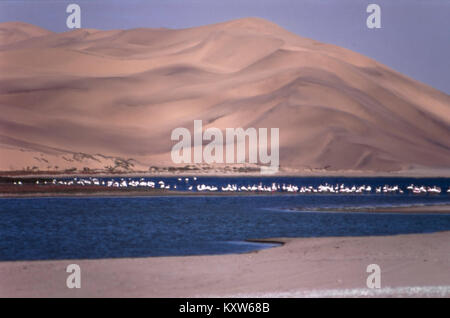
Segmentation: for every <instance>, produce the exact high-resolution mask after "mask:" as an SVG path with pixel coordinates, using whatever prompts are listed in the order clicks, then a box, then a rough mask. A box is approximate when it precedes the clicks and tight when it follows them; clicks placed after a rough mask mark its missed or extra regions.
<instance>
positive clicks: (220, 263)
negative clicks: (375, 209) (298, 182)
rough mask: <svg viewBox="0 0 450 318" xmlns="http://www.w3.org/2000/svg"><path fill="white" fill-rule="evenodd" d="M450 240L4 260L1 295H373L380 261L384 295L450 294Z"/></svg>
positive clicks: (427, 237)
mask: <svg viewBox="0 0 450 318" xmlns="http://www.w3.org/2000/svg"><path fill="white" fill-rule="evenodd" d="M449 240H450V231H444V232H435V233H426V234H400V235H393V236H362V237H322V238H271V239H262V240H257V241H264V242H269V241H270V242H278V243H282V245H280V246H277V247H275V248H268V249H263V250H258V251H254V252H247V253H240V254H225V255H201V256H170V257H149V258H117V259H91V260H57V261H13V262H11V261H9V262H0V279H1V280H2V285H1V286H0V297H264V295H269V296H268V297H321V295H322V296H325V297H334V296H336V297H340V296H344V297H353V296H355V297H356V296H358V295H354V294H352V293H351V292H348V290H351V291H354V292H358V293H360V294H361V295H362V296H367V297H370V296H371V295H370V293H369V294H366V292H367V291H368V289H367V287H366V279H367V275H368V274H367V272H366V267H367V266H368V265H369V264H373V263H375V264H378V265H380V267H381V270H382V278H381V282H382V289H381V290H379V292H380V293H379V295H382V296H383V297H386V296H387V297H398V296H399V295H398V294H399V293H404V294H406V295H409V296H411V294H410V293H411V292H413V291H417V290H418V288H419V289H420V288H422V289H420V290H421V291H420V293H419V295H416V294H413V295H412V296H414V295H415V296H425V297H426V296H430V295H431V294H432V293H433V292H436V290H438V291H440V294H438V296H440V297H450V275H449V268H450V245H449V244H448V241H449ZM430 246H432V247H433V248H430ZM69 264H78V265H79V266H80V268H81V272H82V283H81V284H82V287H81V288H80V289H68V288H67V287H66V279H67V276H68V275H69V274H67V273H66V270H65V269H66V267H67V265H69ZM430 286H431V287H430ZM414 288H415V289H414ZM430 288H431V289H430ZM336 290H344V291H345V290H347V292H344V293H343V294H342V295H339V294H338V295H336V294H335V292H330V291H336ZM427 293H428V294H427ZM314 295H316V296H314ZM327 295H328V296H327ZM361 295H359V296H361ZM372 296H374V297H376V296H377V294H376V293H375V294H374V295H372ZM431 296H432V295H431Z"/></svg>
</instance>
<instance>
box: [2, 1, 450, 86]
mask: <svg viewBox="0 0 450 318" xmlns="http://www.w3.org/2000/svg"><path fill="white" fill-rule="evenodd" d="M69 3H77V4H79V5H80V6H81V10H82V22H81V23H82V27H85V28H96V29H105V30H106V29H128V28H135V27H169V28H185V27H191V26H198V25H205V24H210V23H216V22H221V21H226V20H231V19H236V18H241V17H249V16H255V17H261V18H265V19H268V20H270V21H272V22H275V23H277V24H278V25H280V26H282V27H284V28H286V29H288V30H290V31H292V32H294V33H297V34H299V35H301V36H305V37H309V38H313V39H315V40H318V41H322V42H326V43H333V44H336V45H339V46H343V47H346V48H349V49H351V50H354V51H356V52H359V53H362V54H364V55H367V56H370V57H372V58H374V59H376V60H378V61H379V62H382V63H384V64H386V65H388V66H390V67H392V68H394V69H396V70H398V71H400V72H402V73H403V74H406V75H409V76H411V77H413V78H415V79H417V80H420V81H422V82H424V83H427V84H429V85H431V86H433V87H435V88H437V89H440V90H442V91H444V92H446V93H447V94H450V62H449V57H450V0H370V1H367V0H222V1H217V0H146V1H145V0H123V1H119V0H83V1H80V0H71V1H65V0H51V1H50V0H44V1H40V0H0V22H5V21H23V22H28V23H32V24H35V25H39V26H41V27H44V28H46V29H50V30H52V31H58V32H61V31H65V30H67V27H66V18H67V14H66V6H67V5H68V4H69ZM370 3H376V4H378V5H380V7H381V26H382V28H381V29H368V28H367V27H366V18H367V16H368V13H366V7H367V5H368V4H370Z"/></svg>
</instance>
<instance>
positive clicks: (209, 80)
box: [0, 18, 450, 176]
mask: <svg viewBox="0 0 450 318" xmlns="http://www.w3.org/2000/svg"><path fill="white" fill-rule="evenodd" d="M0 30H1V31H2V37H1V38H0V72H1V74H2V76H1V79H0V111H1V113H2V118H1V120H0V153H1V159H0V171H3V172H5V171H28V172H30V171H31V172H38V171H59V172H64V171H76V172H78V173H79V172H83V171H98V172H102V171H103V172H105V171H106V172H112V171H113V172H116V171H122V172H130V171H140V172H142V171H149V169H150V170H151V167H152V166H157V167H168V166H171V165H173V163H172V161H171V157H170V150H171V148H172V146H173V144H174V143H175V142H172V141H171V140H170V134H171V131H172V130H173V129H174V128H177V127H185V128H188V129H191V130H192V128H193V127H192V125H193V120H195V119H201V120H203V128H204V129H206V128H209V127H216V128H219V129H221V130H224V129H225V128H227V127H230V128H234V127H243V128H248V127H254V128H259V127H265V128H280V163H281V169H282V172H283V171H284V172H285V173H288V174H309V173H317V174H333V173H335V172H336V171H338V173H339V174H341V175H342V174H344V175H346V174H347V173H358V172H359V173H364V174H366V175H369V174H371V173H384V174H386V173H391V172H398V171H401V172H402V173H403V174H408V173H414V172H415V171H418V172H419V174H423V172H424V171H425V172H426V171H429V169H434V170H433V171H438V172H436V174H438V175H440V176H450V169H449V167H450V150H449V149H450V138H448V137H449V135H450V134H449V127H450V111H449V110H450V96H449V95H447V94H445V93H443V92H440V91H438V90H436V89H433V88H432V87H429V86H427V85H424V84H422V83H420V82H418V81H416V80H414V79H411V78H408V77H406V76H404V75H402V74H400V73H398V72H396V71H394V70H392V69H390V68H388V67H386V66H384V65H382V64H380V63H378V62H376V61H374V60H372V59H370V58H367V57H365V56H363V55H360V54H358V53H355V52H352V51H349V50H347V49H344V48H340V47H337V46H334V45H330V44H325V43H320V42H317V41H314V40H312V39H307V38H304V37H301V36H299V35H296V34H293V33H290V32H288V31H287V30H285V29H283V28H281V27H279V26H277V25H275V24H273V23H271V22H269V21H266V20H263V19H259V18H245V19H239V20H233V21H228V22H223V23H218V24H213V25H206V26H202V27H196V28H190V29H180V30H173V29H144V28H142V29H132V30H110V31H99V30H92V29H79V30H74V31H68V32H63V33H53V32H50V31H46V30H43V29H41V28H39V27H36V26H33V25H29V24H26V23H19V22H8V23H2V24H0ZM212 172H215V173H217V171H214V170H212ZM425 174H426V173H425Z"/></svg>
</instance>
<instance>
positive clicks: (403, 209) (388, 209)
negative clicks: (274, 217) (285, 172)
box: [290, 203, 450, 214]
mask: <svg viewBox="0 0 450 318" xmlns="http://www.w3.org/2000/svg"><path fill="white" fill-rule="evenodd" d="M290 211H293V212H306V213H308V212H311V213H314V212H317V213H386V214H389V213H396V214H450V204H449V203H437V204H414V203H413V204H411V205H399V206H377V207H344V208H333V209H332V208H314V209H312V208H301V207H300V208H293V209H291V210H290Z"/></svg>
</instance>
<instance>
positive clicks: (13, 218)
mask: <svg viewBox="0 0 450 318" xmlns="http://www.w3.org/2000/svg"><path fill="white" fill-rule="evenodd" d="M204 179H206V178H202V179H199V180H198V181H199V182H200V181H201V182H205V180H204ZM248 179H249V178H245V179H244V178H232V180H233V183H237V182H242V183H254V182H255V181H258V180H259V179H257V178H255V180H251V181H249V180H248ZM256 179H257V180H256ZM285 179H287V178H277V182H280V180H281V181H283V180H285ZM289 179H291V178H289ZM304 179H305V178H296V179H294V180H289V181H283V182H291V183H293V182H295V183H296V184H301V183H302V182H306V181H305V180H304ZM331 179H332V178H327V179H326V182H328V183H330V184H333V182H342V181H333V180H331ZM264 180H267V182H268V184H270V183H269V182H272V181H273V180H268V179H264ZM388 181H389V182H388ZM208 182H209V183H210V184H218V185H220V184H227V183H230V181H229V180H227V179H224V178H209V180H208ZM258 182H259V181H258ZM307 182H308V184H313V182H315V183H317V184H319V183H323V182H324V179H323V178H308V179H307ZM345 182H346V184H349V185H351V184H358V183H357V182H361V184H362V183H365V184H373V185H375V184H381V185H383V184H391V185H393V184H400V183H405V185H408V184H410V183H414V184H418V185H430V186H431V185H438V186H441V187H442V188H443V190H444V191H446V189H447V187H448V184H449V180H448V179H414V180H412V179H393V180H386V178H375V179H364V180H360V179H358V178H352V179H346V180H345ZM444 191H443V192H444ZM440 203H450V196H449V195H448V194H447V193H443V194H441V195H423V196H414V195H411V194H403V195H400V194H395V195H392V194H362V195H361V194H351V195H344V194H338V195H336V194H329V195H328V194H312V195H305V194H301V195H300V194H294V195H286V194H284V195H283V194H275V195H252V196H166V197H90V198H86V197H85V198H17V199H16V198H14V199H13V198H11V199H9V198H8V199H6V198H3V199H0V260H38V259H41V260H42V259H79V258H112V257H145V256H163V255H198V254H222V253H237V252H246V251H251V250H255V249H259V248H262V247H266V245H261V244H254V243H246V242H244V240H246V239H251V238H268V237H319V236H358V235H386V234H400V233H426V232H434V231H442V230H450V215H444V214H369V213H355V212H348V213H324V212H302V211H292V209H293V208H298V207H302V208H301V210H305V211H306V210H308V209H309V208H317V207H327V208H328V209H329V210H330V211H332V210H333V209H335V208H341V207H344V206H379V205H383V206H391V205H395V206H397V205H407V204H440Z"/></svg>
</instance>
